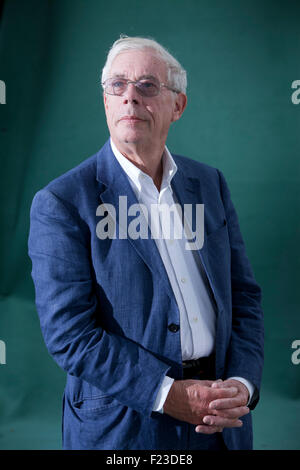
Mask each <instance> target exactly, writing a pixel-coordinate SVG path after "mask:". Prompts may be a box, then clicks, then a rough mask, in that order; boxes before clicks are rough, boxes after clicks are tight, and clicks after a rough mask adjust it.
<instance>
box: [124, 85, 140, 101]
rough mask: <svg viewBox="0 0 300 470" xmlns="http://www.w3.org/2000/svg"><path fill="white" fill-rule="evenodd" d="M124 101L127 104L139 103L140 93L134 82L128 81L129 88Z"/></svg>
mask: <svg viewBox="0 0 300 470" xmlns="http://www.w3.org/2000/svg"><path fill="white" fill-rule="evenodd" d="M123 101H124V103H125V104H127V103H128V102H129V103H134V104H138V103H139V101H140V95H139V94H138V92H137V89H136V86H135V84H134V83H128V85H127V90H126V91H125V93H124V94H123Z"/></svg>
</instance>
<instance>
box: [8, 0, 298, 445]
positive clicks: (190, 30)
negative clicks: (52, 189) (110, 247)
mask: <svg viewBox="0 0 300 470" xmlns="http://www.w3.org/2000/svg"><path fill="white" fill-rule="evenodd" d="M121 33H124V34H127V35H142V36H151V37H154V38H155V39H157V40H158V41H159V42H161V43H162V44H163V45H165V46H166V47H167V48H169V50H170V51H171V52H172V53H173V54H174V55H175V56H176V57H177V58H178V59H179V61H180V62H181V63H182V64H183V66H184V67H185V68H186V70H187V72H188V106H187V109H186V111H185V113H184V115H183V117H182V119H181V120H180V121H179V122H177V123H175V124H173V127H172V129H171V131H170V135H169V139H168V142H167V143H168V147H169V148H170V150H171V151H174V152H175V153H179V154H180V153H181V154H184V155H187V156H189V157H191V158H193V159H195V160H199V161H203V162H205V163H208V164H210V165H213V166H215V167H218V168H219V169H221V171H222V172H223V173H224V175H225V177H226V178H227V181H228V183H229V186H230V189H231V193H232V198H233V201H234V203H235V205H236V208H237V211H238V213H239V217H240V224H241V229H242V232H243V235H244V239H245V242H246V245H247V249H248V254H249V257H250V260H251V262H252V265H253V269H254V272H255V275H256V279H257V281H258V282H259V283H260V285H261V286H262V289H263V308H264V314H265V327H266V344H265V355H266V360H265V368H264V376H263V386H262V391H261V401H260V403H259V405H258V407H257V408H256V410H255V411H254V414H253V419H254V445H255V448H256V449H300V438H299V436H300V419H299V418H300V374H299V373H300V364H299V365H295V364H293V363H292V361H291V355H292V352H293V350H292V348H291V344H292V342H293V341H294V340H295V339H300V320H299V306H300V295H299V292H300V289H299V281H300V276H299V272H300V260H299V202H300V201H299V194H300V190H299V181H300V171H299V165H300V158H299V157H300V155H299V151H300V132H299V131H300V127H299V126H300V105H296V104H293V102H292V100H291V95H292V93H293V90H292V88H291V84H292V82H293V81H294V80H297V79H298V80H299V79H300V62H299V50H300V2H299V1H296V0H295V1H292V0H282V1H278V0H273V1H267V0H265V1H264V0H254V1H251V0H249V1H240V0H227V1H223V0H220V1H217V0H197V1H196V0H185V1H181V0H159V1H158V0H152V1H151V2H146V3H144V2H139V1H137V0H132V1H131V0H127V1H126V2H122V1H119V0H116V1H115V2H107V1H105V2H104V1H101V0H48V1H47V0H5V1H4V6H3V10H2V18H1V23H0V79H1V80H3V81H4V82H5V84H6V104H1V105H0V120H1V122H0V138H1V162H0V195H1V232H0V253H1V262H0V276H1V292H0V294H1V301H0V308H1V315H0V340H2V341H4V342H5V345H6V364H3V363H2V364H0V448H1V449H59V448H61V399H62V393H63V388H64V382H65V373H64V372H63V371H61V370H60V369H59V368H58V366H57V365H56V364H55V362H54V361H53V359H52V358H51V357H50V356H49V354H48V352H47V350H46V347H45V345H44V342H43V339H42V336H41V332H40V327H39V320H38V316H37V313H36V310H35V306H34V288H33V284H32V280H31V276H30V272H31V262H30V259H29V257H28V255H27V237H28V229H29V209H30V205H31V201H32V198H33V196H34V194H35V193H36V191H38V190H39V189H40V188H42V187H43V186H45V185H46V184H47V183H48V182H49V181H50V180H52V179H53V178H55V177H56V176H58V175H60V174H62V173H63V172H65V171H67V170H68V169H70V168H72V167H73V166H75V165H77V164H78V163H80V162H81V161H83V160H84V159H85V158H87V157H89V156H90V155H92V154H93V153H95V152H96V151H97V150H98V149H99V148H100V147H101V146H102V145H103V143H104V142H105V140H106V139H107V137H108V130H107V127H106V122H105V116H104V110H103V104H102V98H101V90H100V88H99V76H100V71H101V69H102V66H103V62H104V59H105V55H106V53H107V51H108V49H109V47H110V45H111V44H112V42H113V41H114V40H116V39H117V38H118V37H119V35H120V34H121ZM2 362H3V360H2Z"/></svg>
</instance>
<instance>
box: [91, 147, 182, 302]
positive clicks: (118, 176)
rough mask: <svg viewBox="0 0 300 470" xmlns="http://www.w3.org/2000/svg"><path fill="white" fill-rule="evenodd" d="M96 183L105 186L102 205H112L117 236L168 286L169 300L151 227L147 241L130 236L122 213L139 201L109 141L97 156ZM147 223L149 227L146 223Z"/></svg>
mask: <svg viewBox="0 0 300 470" xmlns="http://www.w3.org/2000/svg"><path fill="white" fill-rule="evenodd" d="M97 180H98V181H99V182H101V183H102V184H101V187H100V192H99V196H100V199H101V202H102V203H104V204H105V205H106V204H111V205H112V206H113V207H114V209H115V221H116V233H117V236H118V235H119V234H120V232H121V233H122V237H124V238H127V239H128V241H129V243H131V245H132V246H133V247H134V249H135V250H136V251H137V252H138V254H139V255H140V256H141V258H142V259H143V261H144V262H145V263H146V265H147V266H148V267H149V269H150V270H151V271H152V272H153V273H154V274H155V275H158V276H159V277H160V279H161V281H162V282H164V283H165V285H166V288H167V292H168V295H169V296H170V298H172V297H173V291H172V288H171V285H170V282H169V278H168V275H167V272H166V270H165V267H164V264H163V262H162V260H161V257H160V254H159V251H158V248H157V246H156V243H155V241H154V239H153V238H151V231H150V228H149V227H148V225H146V226H147V238H140V237H139V238H137V239H133V238H132V237H130V236H129V235H127V234H128V223H129V222H130V217H128V219H127V220H128V223H124V220H125V221H126V217H125V216H124V213H123V214H121V211H123V212H124V206H125V204H124V201H126V207H127V210H128V208H129V207H130V206H132V205H133V204H138V203H139V202H138V200H137V198H136V196H135V194H134V191H133V190H132V187H131V185H130V183H129V181H128V178H127V175H126V174H125V172H124V170H123V168H122V167H121V166H120V164H119V162H118V161H117V159H116V158H115V156H114V154H113V152H112V149H111V146H110V143H109V141H108V142H107V143H106V144H105V145H104V147H102V149H101V150H100V152H99V153H98V155H97ZM120 196H126V198H127V199H126V200H125V199H123V201H122V203H121V206H120V199H119V197H120ZM107 210H108V212H110V209H109V206H107ZM111 215H113V214H111ZM120 215H121V217H120ZM144 220H145V219H144ZM145 224H147V223H146V220H145Z"/></svg>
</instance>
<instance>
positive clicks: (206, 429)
mask: <svg viewBox="0 0 300 470" xmlns="http://www.w3.org/2000/svg"><path fill="white" fill-rule="evenodd" d="M195 431H196V432H200V433H202V434H214V433H215V432H222V431H223V428H222V427H221V426H207V425H206V424H198V425H197V426H196V428H195Z"/></svg>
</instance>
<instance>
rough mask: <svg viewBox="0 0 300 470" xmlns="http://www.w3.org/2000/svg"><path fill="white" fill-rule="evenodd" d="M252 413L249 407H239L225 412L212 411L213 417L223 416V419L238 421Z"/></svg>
mask: <svg viewBox="0 0 300 470" xmlns="http://www.w3.org/2000/svg"><path fill="white" fill-rule="evenodd" d="M249 412H250V410H249V408H248V407H247V406H238V407H236V408H229V409H224V410H212V415H215V416H222V417H223V418H230V419H234V418H235V419H237V418H240V417H241V416H244V415H246V414H248V413H249Z"/></svg>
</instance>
